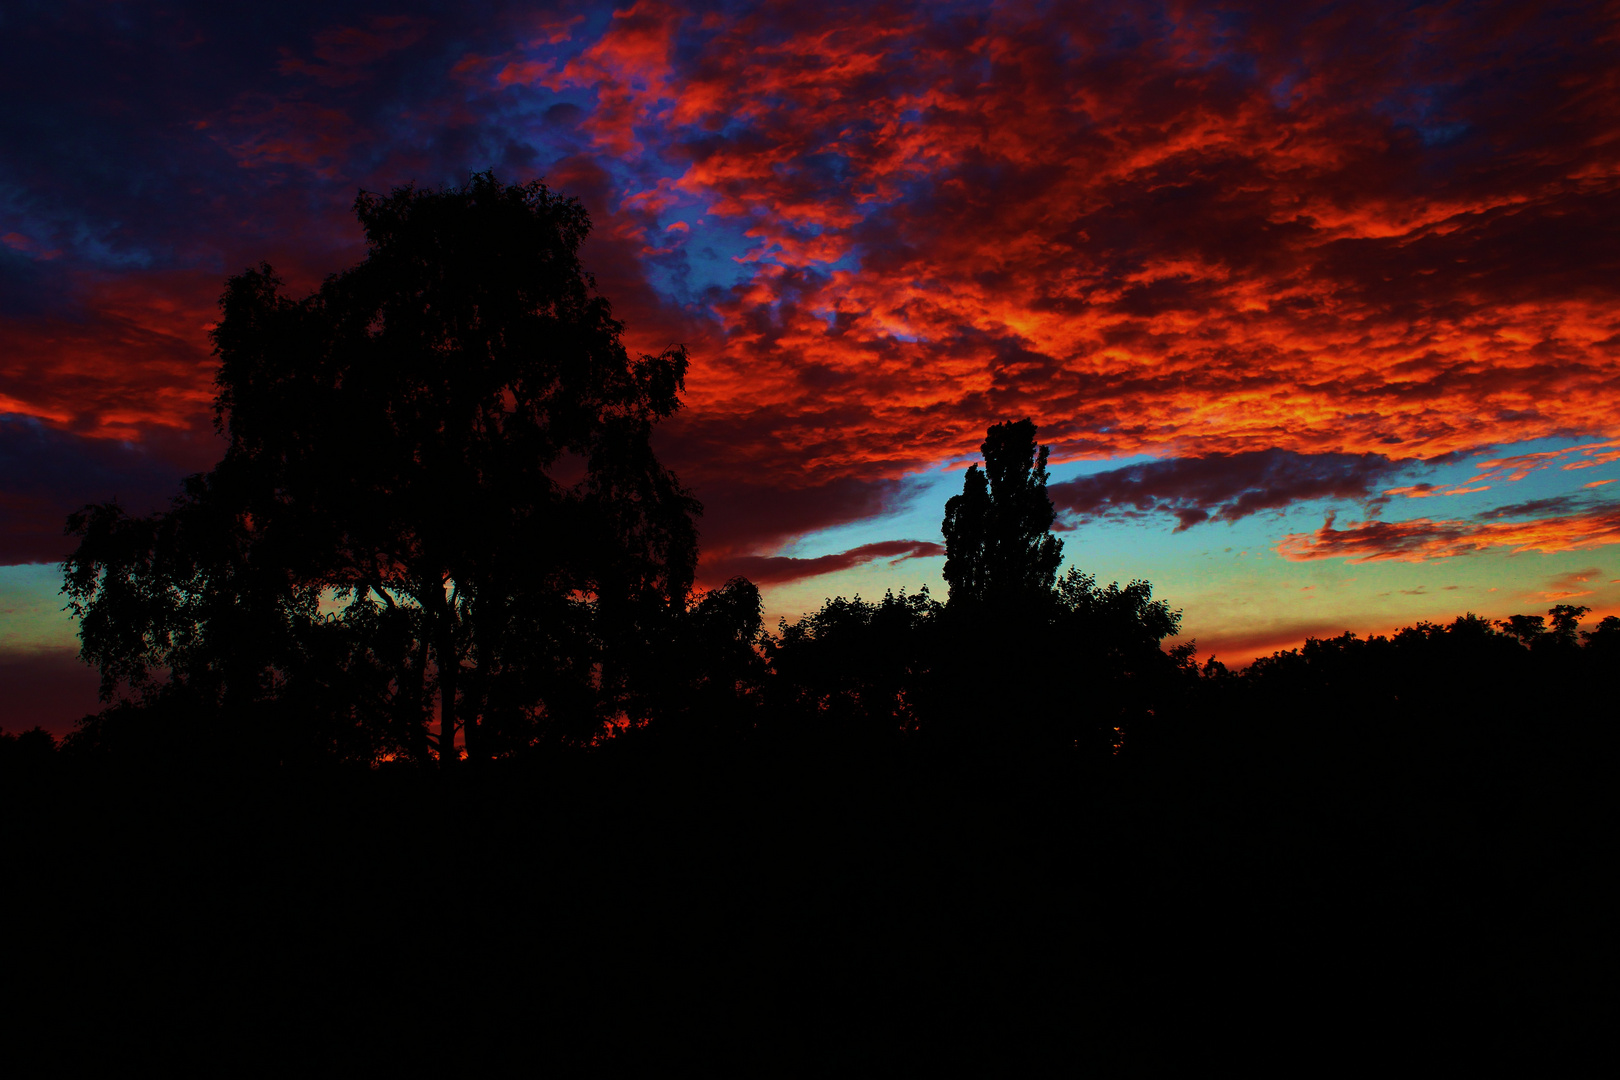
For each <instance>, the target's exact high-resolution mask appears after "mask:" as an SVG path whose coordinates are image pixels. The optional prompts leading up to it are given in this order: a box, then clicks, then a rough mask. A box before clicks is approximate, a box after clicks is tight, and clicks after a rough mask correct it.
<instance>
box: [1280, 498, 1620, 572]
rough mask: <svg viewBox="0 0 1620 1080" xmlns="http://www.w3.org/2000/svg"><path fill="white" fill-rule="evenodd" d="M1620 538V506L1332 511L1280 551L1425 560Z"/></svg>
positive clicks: (1303, 556)
mask: <svg viewBox="0 0 1620 1080" xmlns="http://www.w3.org/2000/svg"><path fill="white" fill-rule="evenodd" d="M1616 543H1620V506H1606V507H1599V508H1595V509H1592V510H1587V511H1583V512H1580V513H1574V514H1564V515H1560V516H1556V517H1545V518H1536V519H1532V520H1529V521H1520V522H1505V521H1488V522H1472V521H1433V520H1430V519H1429V518H1417V519H1415V520H1412V521H1362V522H1357V523H1355V524H1354V525H1351V526H1350V527H1349V528H1346V529H1336V528H1334V517H1333V515H1332V514H1329V515H1328V518H1327V520H1326V521H1325V522H1324V523H1323V525H1322V527H1321V528H1319V529H1317V530H1316V531H1314V532H1309V533H1291V534H1289V535H1288V536H1286V537H1284V538H1283V539H1282V541H1281V542H1280V543H1278V545H1277V553H1278V554H1279V555H1281V556H1282V557H1283V558H1285V559H1289V560H1293V561H1296V562H1300V561H1306V560H1311V559H1346V560H1348V561H1349V562H1352V563H1358V562H1375V561H1378V560H1385V559H1389V560H1395V561H1397V562H1424V561H1427V560H1430V559H1447V558H1452V557H1454V556H1457V555H1466V554H1469V553H1471V552H1475V551H1483V550H1485V549H1486V548H1492V547H1511V548H1513V549H1514V551H1515V553H1517V552H1521V551H1543V552H1553V551H1576V550H1580V549H1584V548H1594V547H1601V546H1603V545H1606V544H1616Z"/></svg>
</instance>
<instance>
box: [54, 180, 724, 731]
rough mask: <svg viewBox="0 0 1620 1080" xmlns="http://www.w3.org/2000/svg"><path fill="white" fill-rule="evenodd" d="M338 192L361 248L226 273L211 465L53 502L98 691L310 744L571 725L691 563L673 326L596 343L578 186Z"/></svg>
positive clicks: (622, 681)
mask: <svg viewBox="0 0 1620 1080" xmlns="http://www.w3.org/2000/svg"><path fill="white" fill-rule="evenodd" d="M355 212H356V214H357V215H358V216H359V219H360V222H361V224H362V225H363V226H364V229H365V234H366V238H367V241H368V244H369V247H368V252H367V255H366V258H365V260H364V261H363V262H362V263H360V264H359V265H357V266H355V267H353V268H352V269H350V270H347V271H345V272H343V273H341V274H337V275H334V276H333V277H330V278H328V279H327V280H326V281H325V282H324V283H323V284H322V285H321V287H320V289H319V290H318V291H316V292H315V293H314V294H313V295H311V296H308V297H306V298H303V299H291V298H288V297H286V296H284V295H282V292H281V288H282V283H281V281H280V280H279V279H278V278H277V277H276V275H275V273H274V272H273V271H272V270H271V268H270V267H269V266H261V267H259V268H258V269H255V270H249V271H248V272H246V273H244V274H241V275H239V276H237V277H234V278H231V279H230V280H229V281H228V282H227V285H226V289H225V293H224V295H223V297H222V298H221V300H220V306H221V310H222V318H221V320H220V322H219V325H218V326H217V328H216V329H215V330H214V331H213V340H214V345H215V351H216V353H217V355H218V356H219V358H220V367H219V374H218V386H219V395H218V398H217V402H216V409H217V416H218V424H219V427H220V430H221V431H222V433H224V434H225V435H226V436H227V437H228V438H229V448H228V449H227V451H226V454H225V457H224V460H223V461H221V463H220V464H219V465H218V466H217V467H216V468H215V469H214V470H213V472H211V473H209V474H208V475H206V476H200V477H194V478H192V479H191V480H189V481H187V484H186V488H185V492H184V494H183V495H182V496H181V497H180V498H179V499H178V500H176V502H175V504H174V505H173V507H172V508H171V509H170V510H169V511H168V512H166V513H164V514H159V515H156V516H154V517H151V518H146V519H131V518H128V517H126V516H125V515H124V514H123V513H122V512H121V511H120V510H119V509H118V508H117V507H116V506H112V505H104V506H97V507H87V508H86V509H85V510H84V511H82V512H80V513H79V514H77V515H75V516H74V518H73V519H72V521H71V522H70V528H71V529H72V531H74V532H75V533H76V534H77V535H78V536H79V537H80V538H81V540H80V544H79V547H78V550H77V551H76V552H75V553H74V554H73V556H72V557H71V558H69V560H68V561H67V563H66V566H65V575H66V589H67V593H68V595H69V597H70V599H71V604H72V608H73V610H74V612H75V613H76V614H77V615H78V616H79V617H80V619H81V640H82V643H83V655H84V657H85V659H86V660H88V661H90V662H91V663H94V664H96V665H97V666H99V668H100V670H101V674H102V689H103V694H104V696H106V697H111V696H112V695H113V694H114V692H115V690H116V688H118V687H120V686H122V687H125V688H126V689H127V690H128V691H129V692H132V693H134V694H135V695H136V696H137V697H140V698H141V699H142V700H144V701H146V702H148V703H150V704H154V705H155V704H160V703H163V702H169V703H170V704H171V705H172V704H173V703H174V702H176V701H179V700H181V699H183V700H184V701H186V702H187V703H188V704H187V705H186V706H185V708H186V709H190V710H193V711H196V710H201V712H200V714H199V715H207V716H218V715H225V714H231V715H234V716H237V717H240V718H242V722H245V723H252V724H254V725H259V724H260V722H261V720H263V719H264V717H263V716H262V715H261V714H264V713H265V710H267V709H268V710H269V711H270V712H272V713H274V714H275V715H276V717H277V718H278V721H277V722H278V723H281V724H282V725H283V730H285V728H286V725H296V724H299V723H307V724H313V725H314V727H315V730H314V731H313V732H312V733H311V742H312V744H318V745H317V747H316V748H317V750H318V751H319V752H322V753H328V752H331V751H333V750H337V751H339V752H341V753H344V754H346V755H359V756H368V755H371V756H375V755H377V754H396V755H403V756H406V757H410V758H415V759H428V758H430V757H436V758H437V759H438V760H440V761H442V762H445V763H449V762H451V761H454V760H455V759H456V758H457V757H458V756H459V749H458V748H457V742H456V738H457V735H458V734H461V736H462V738H463V739H464V742H465V748H466V750H467V752H468V753H469V755H470V756H473V757H490V756H493V755H501V754H509V753H512V752H516V751H517V750H519V749H521V748H523V747H525V746H528V745H531V744H532V743H534V742H535V741H536V740H538V739H541V738H558V739H563V740H567V741H576V742H577V741H589V740H591V739H593V738H595V737H597V736H598V735H599V734H600V733H601V732H602V731H603V730H604V725H606V724H609V723H610V722H614V721H616V720H619V721H622V714H623V713H624V708H625V702H626V701H627V700H629V699H630V698H631V697H632V696H633V694H632V684H633V683H634V682H635V679H636V677H637V675H636V672H637V658H638V657H639V656H641V655H642V654H643V653H644V652H645V651H646V650H645V648H644V644H645V640H646V638H647V636H648V634H649V633H653V632H655V631H656V628H657V627H658V626H659V625H661V624H662V621H667V619H668V617H669V612H670V611H671V610H672V609H675V610H679V609H682V608H684V605H685V598H686V594H687V591H688V589H689V588H690V585H691V582H692V576H693V569H694V565H695V561H696V541H695V530H694V527H693V524H692V515H693V513H694V512H696V510H697V505H696V503H695V501H694V500H693V499H692V498H691V497H690V496H689V495H688V493H687V492H686V491H685V490H684V489H683V488H682V487H681V486H680V484H679V483H678V482H677V480H676V478H675V477H674V475H673V474H672V473H670V472H669V471H668V470H667V469H665V468H664V467H663V466H661V465H660V464H659V462H658V461H657V459H656V457H655V456H654V454H653V451H652V448H651V445H650V441H649V436H650V433H651V429H652V426H653V424H654V423H655V422H656V421H658V420H659V419H661V418H663V417H666V416H668V415H670V413H672V412H673V411H674V410H675V409H676V408H677V407H678V405H679V401H678V395H679V392H680V391H681V389H682V383H683V377H684V374H685V371H686V366H687V360H686V355H685V352H684V350H683V349H682V348H680V347H674V348H671V349H669V350H667V351H666V352H664V353H662V354H660V355H658V356H642V357H641V358H639V359H636V360H632V359H631V358H630V357H629V356H628V355H627V354H626V352H625V349H624V347H623V345H622V344H621V342H620V332H621V329H622V327H621V324H620V323H619V322H618V321H616V320H615V319H614V318H613V317H612V314H611V311H610V308H609V305H608V302H607V300H606V299H604V298H603V297H601V296H599V295H597V294H596V293H595V291H594V283H593V281H592V279H591V277H590V276H589V275H588V274H586V273H585V272H584V271H583V269H582V268H581V266H580V263H579V259H578V249H579V245H580V243H581V241H582V240H583V239H584V237H585V235H586V232H587V231H588V229H589V227H590V225H589V221H588V219H587V217H586V214H585V211H584V209H583V208H582V207H581V206H580V205H579V204H578V203H577V202H575V201H574V200H572V199H568V198H563V197H561V196H558V195H555V194H553V193H552V192H551V191H549V190H548V189H547V188H546V187H545V186H544V185H543V184H541V183H539V182H533V183H529V184H524V185H517V186H506V185H503V184H501V183H499V182H498V181H497V180H496V179H495V177H494V176H493V175H491V174H487V173H486V174H480V175H477V176H474V177H473V178H472V180H471V182H470V183H469V184H468V185H467V186H465V187H461V188H454V189H447V190H440V191H428V190H416V189H414V188H409V187H407V188H400V189H396V190H395V191H394V192H393V193H392V194H391V195H388V196H381V195H375V194H369V193H362V194H361V195H360V197H359V198H358V199H357V200H356V203H355ZM294 706H296V708H294ZM176 707H177V706H176ZM295 716H297V717H303V718H304V719H295Z"/></svg>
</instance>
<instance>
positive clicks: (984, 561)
mask: <svg viewBox="0 0 1620 1080" xmlns="http://www.w3.org/2000/svg"><path fill="white" fill-rule="evenodd" d="M979 449H980V451H981V452H982V453H983V454H984V471H983V472H980V471H979V467H978V466H977V465H973V466H969V468H968V471H967V475H966V476H965V477H964V478H963V481H962V494H960V495H956V496H953V497H952V498H951V499H950V500H949V501H948V502H946V504H945V520H944V522H943V523H942V525H941V530H942V531H943V532H944V534H945V581H946V583H947V584H948V585H949V586H950V595H949V597H948V600H949V602H950V603H952V604H965V603H974V604H982V603H990V604H995V605H1006V604H1017V603H1019V602H1022V601H1028V600H1031V599H1038V598H1040V597H1043V596H1044V595H1045V594H1046V593H1048V592H1049V591H1050V590H1051V588H1052V583H1053V581H1054V580H1055V579H1056V577H1057V569H1058V564H1059V563H1061V562H1062V561H1063V541H1061V540H1059V539H1058V538H1057V537H1055V536H1053V535H1052V522H1053V520H1054V519H1055V517H1056V514H1055V511H1054V510H1053V508H1052V500H1051V499H1050V498H1048V497H1047V494H1046V478H1047V474H1046V458H1047V453H1048V451H1049V448H1048V447H1045V446H1042V447H1040V448H1039V449H1037V448H1036V445H1035V425H1034V423H1033V422H1031V421H1029V420H1027V419H1026V420H1019V421H1016V422H1011V421H1009V422H1005V423H1000V424H993V425H991V427H990V430H989V431H988V432H987V433H986V434H985V438H984V442H983V443H981V444H980V446H979Z"/></svg>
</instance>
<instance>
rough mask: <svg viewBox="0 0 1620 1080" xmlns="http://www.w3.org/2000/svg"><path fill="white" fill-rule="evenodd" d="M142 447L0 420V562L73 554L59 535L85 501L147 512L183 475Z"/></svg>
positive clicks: (179, 467)
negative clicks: (0, 481) (112, 503)
mask: <svg viewBox="0 0 1620 1080" xmlns="http://www.w3.org/2000/svg"><path fill="white" fill-rule="evenodd" d="M170 449H172V450H176V451H180V453H175V454H174V455H173V456H169V457H160V456H158V455H157V454H155V453H153V451H152V448H151V447H149V446H138V445H131V444H128V443H123V442H119V441H117V440H112V439H92V438H85V437H83V436H78V435H72V434H69V433H67V432H63V431H58V430H56V429H53V428H51V427H48V426H46V425H45V424H42V423H40V422H39V421H37V420H33V419H30V418H26V417H16V416H0V477H3V478H4V487H3V489H0V564H12V563H24V562H54V561H56V560H58V559H62V558H64V557H66V556H67V554H68V553H69V552H70V551H71V550H72V545H73V541H72V540H71V538H69V537H65V536H64V535H63V533H62V529H63V525H64V524H65V523H66V520H67V516H68V514H70V513H72V512H73V511H74V510H77V509H79V507H81V506H83V505H84V504H85V503H90V502H106V501H113V500H116V501H117V502H118V503H119V504H120V505H122V506H123V507H124V508H125V509H127V510H129V511H130V512H131V513H136V514H141V513H150V512H151V511H153V510H155V509H158V508H160V507H162V506H164V505H166V504H167V503H168V501H169V500H170V499H171V498H173V497H174V496H175V495H177V494H178V493H179V490H180V480H181V478H182V477H183V476H184V475H185V474H186V473H185V470H184V468H183V466H182V465H180V464H178V463H177V462H176V460H175V458H176V457H182V456H183V452H184V450H185V449H187V448H185V447H171V448H170Z"/></svg>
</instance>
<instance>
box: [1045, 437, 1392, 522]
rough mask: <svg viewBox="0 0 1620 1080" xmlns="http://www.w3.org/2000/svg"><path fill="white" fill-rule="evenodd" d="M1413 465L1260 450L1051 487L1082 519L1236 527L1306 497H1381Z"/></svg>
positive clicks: (1156, 464) (1062, 505) (1157, 464)
mask: <svg viewBox="0 0 1620 1080" xmlns="http://www.w3.org/2000/svg"><path fill="white" fill-rule="evenodd" d="M1412 464H1413V463H1412V462H1410V461H1392V460H1390V459H1389V458H1386V457H1382V456H1380V455H1377V454H1297V453H1294V452H1292V451H1288V450H1257V451H1252V452H1249V453H1242V454H1212V455H1210V456H1209V457H1203V458H1171V459H1169V460H1165V461H1153V462H1147V463H1144V464H1141V465H1131V466H1127V467H1126V468H1123V469H1111V470H1109V471H1107V472H1100V473H1094V474H1092V475H1090V476H1082V477H1078V478H1076V479H1074V480H1066V481H1064V482H1063V483H1059V484H1053V485H1051V487H1049V488H1048V489H1047V490H1048V491H1049V492H1050V493H1051V496H1052V502H1053V504H1054V505H1055V506H1056V507H1057V508H1058V509H1059V510H1060V511H1063V512H1064V513H1066V514H1072V515H1074V516H1076V517H1079V518H1092V517H1100V516H1102V515H1105V514H1109V513H1119V512H1137V513H1161V514H1169V515H1172V516H1174V517H1175V519H1176V521H1177V523H1178V524H1177V525H1176V531H1177V532H1180V531H1181V530H1183V529H1189V528H1191V527H1192V526H1194V525H1198V524H1202V523H1203V522H1206V521H1225V522H1228V523H1230V522H1233V521H1238V520H1241V519H1242V518H1245V517H1248V516H1249V515H1251V514H1257V513H1259V512H1260V511H1262V510H1279V509H1282V508H1283V507H1286V506H1289V505H1291V504H1293V503H1296V502H1301V501H1303V500H1306V499H1325V498H1334V499H1355V500H1362V501H1366V500H1369V499H1372V498H1375V497H1376V495H1377V492H1378V487H1379V485H1381V484H1383V483H1385V482H1387V481H1388V480H1389V478H1390V477H1392V476H1393V475H1395V474H1396V473H1397V472H1399V471H1402V470H1406V469H1410V468H1411V467H1412Z"/></svg>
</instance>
